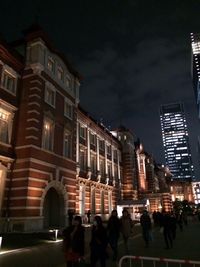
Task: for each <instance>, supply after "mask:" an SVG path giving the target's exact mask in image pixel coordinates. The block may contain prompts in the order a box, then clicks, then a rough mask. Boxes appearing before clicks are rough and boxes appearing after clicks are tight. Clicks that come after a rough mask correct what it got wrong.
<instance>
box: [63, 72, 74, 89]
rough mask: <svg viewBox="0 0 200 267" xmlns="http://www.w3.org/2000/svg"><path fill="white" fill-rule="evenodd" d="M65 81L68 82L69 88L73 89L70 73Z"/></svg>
mask: <svg viewBox="0 0 200 267" xmlns="http://www.w3.org/2000/svg"><path fill="white" fill-rule="evenodd" d="M65 83H66V86H67V88H69V89H72V80H71V78H70V76H69V75H67V76H66V80H65Z"/></svg>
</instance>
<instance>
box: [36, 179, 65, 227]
mask: <svg viewBox="0 0 200 267" xmlns="http://www.w3.org/2000/svg"><path fill="white" fill-rule="evenodd" d="M67 200H68V197H67V192H66V190H65V188H64V186H63V184H62V183H61V182H59V181H51V182H50V183H48V185H47V186H46V187H45V189H44V192H43V194H42V198H41V206H40V215H41V216H43V223H44V228H60V227H63V226H65V223H66V217H67V210H68V201H67Z"/></svg>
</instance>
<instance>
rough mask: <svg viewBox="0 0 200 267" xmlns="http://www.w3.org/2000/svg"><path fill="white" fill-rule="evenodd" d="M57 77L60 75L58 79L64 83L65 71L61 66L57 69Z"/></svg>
mask: <svg viewBox="0 0 200 267" xmlns="http://www.w3.org/2000/svg"><path fill="white" fill-rule="evenodd" d="M57 75H58V79H59V80H61V81H63V79H64V71H63V68H62V67H61V66H59V67H58V69H57Z"/></svg>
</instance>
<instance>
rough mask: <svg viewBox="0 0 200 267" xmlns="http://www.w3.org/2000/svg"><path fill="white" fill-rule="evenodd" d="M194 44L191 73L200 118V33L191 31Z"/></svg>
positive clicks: (192, 43)
mask: <svg viewBox="0 0 200 267" xmlns="http://www.w3.org/2000/svg"><path fill="white" fill-rule="evenodd" d="M191 45H192V60H191V62H192V65H191V74H192V80H193V87H194V93H195V98H196V103H197V108H198V117H199V119H200V34H193V33H191Z"/></svg>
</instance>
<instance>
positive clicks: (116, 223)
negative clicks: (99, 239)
mask: <svg viewBox="0 0 200 267" xmlns="http://www.w3.org/2000/svg"><path fill="white" fill-rule="evenodd" d="M107 232H108V242H109V243H110V246H111V248H112V250H113V260H114V261H115V260H117V256H118V240H119V236H120V219H119V217H118V214H117V210H113V211H112V212H111V216H110V218H109V220H108V225H107Z"/></svg>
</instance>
